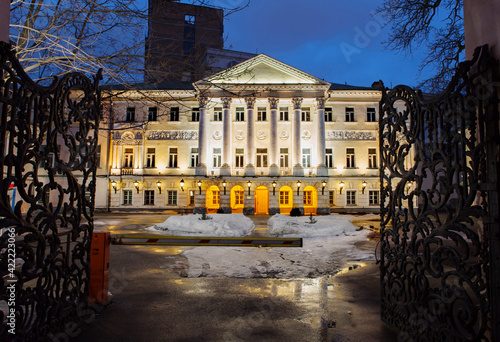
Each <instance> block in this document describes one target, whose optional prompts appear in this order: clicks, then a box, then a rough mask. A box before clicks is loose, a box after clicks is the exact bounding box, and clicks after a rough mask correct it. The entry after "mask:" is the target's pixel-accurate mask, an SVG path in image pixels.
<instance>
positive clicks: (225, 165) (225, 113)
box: [220, 97, 232, 176]
mask: <svg viewBox="0 0 500 342" xmlns="http://www.w3.org/2000/svg"><path fill="white" fill-rule="evenodd" d="M231 100H232V99H231V98H230V97H223V98H222V105H223V109H222V120H223V122H222V125H223V133H222V167H221V169H220V175H221V176H231Z"/></svg>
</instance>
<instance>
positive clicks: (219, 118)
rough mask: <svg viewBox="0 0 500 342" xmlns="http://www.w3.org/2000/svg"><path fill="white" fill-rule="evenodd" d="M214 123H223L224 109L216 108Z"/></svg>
mask: <svg viewBox="0 0 500 342" xmlns="http://www.w3.org/2000/svg"><path fill="white" fill-rule="evenodd" d="M214 121H222V107H215V108H214Z"/></svg>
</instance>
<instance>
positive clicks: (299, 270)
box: [148, 214, 374, 278]
mask: <svg viewBox="0 0 500 342" xmlns="http://www.w3.org/2000/svg"><path fill="white" fill-rule="evenodd" d="M199 216H200V215H188V216H172V217H170V218H169V219H167V221H165V223H164V224H161V225H157V226H154V227H156V228H154V229H155V231H157V232H160V231H161V230H159V229H158V228H159V226H164V227H167V226H168V230H166V231H164V232H167V233H168V234H169V235H185V234H186V232H187V233H189V235H203V236H244V235H245V234H246V233H248V232H249V231H250V230H251V229H252V228H253V224H252V222H251V220H250V219H249V218H247V217H245V216H243V215H241V214H239V215H227V214H226V215H225V214H220V215H210V216H213V220H208V221H201V220H198V217H199ZM370 218H371V217H364V218H363V221H366V220H368V219H370ZM219 219H220V220H222V222H223V224H221V226H223V227H224V228H217V227H218V226H217V224H216V223H217V222H219ZM247 220H248V221H250V224H248V223H247V222H248V221H247ZM353 220H356V217H354V216H352V215H346V216H345V217H344V215H329V216H315V217H313V221H316V222H315V223H310V218H309V217H308V216H302V217H289V216H284V215H274V216H273V217H271V218H270V219H269V221H268V225H269V235H270V236H277V237H280V236H283V237H302V238H303V247H302V248H296V247H293V248H291V247H287V248H280V247H264V248H255V247H195V248H192V249H188V250H186V251H184V252H183V255H184V256H185V257H186V258H187V259H188V263H189V266H188V269H187V274H188V277H242V278H259V277H264V278H304V277H318V276H321V275H333V274H335V273H336V272H338V271H339V270H340V269H342V268H343V267H345V266H346V264H348V263H355V262H359V261H364V260H373V259H374V251H372V250H368V251H366V250H359V249H357V248H356V247H355V246H354V244H355V243H356V242H359V241H364V240H366V239H367V234H368V233H369V231H368V230H366V229H360V228H359V227H357V226H355V225H353V224H352V223H351V222H352V221H353ZM174 222H175V225H174ZM216 226H217V227H216ZM250 226H251V228H249V227H250ZM232 227H234V228H232ZM148 229H151V230H153V227H151V228H148ZM232 229H234V231H233V232H230V231H231V230H232ZM235 232H238V233H235ZM243 232H246V233H243ZM242 233H243V234H242Z"/></svg>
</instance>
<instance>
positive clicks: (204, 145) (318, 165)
mask: <svg viewBox="0 0 500 342" xmlns="http://www.w3.org/2000/svg"><path fill="white" fill-rule="evenodd" d="M107 91H108V92H109V93H110V94H111V95H112V96H111V101H109V102H107V103H105V104H104V113H105V117H106V114H109V115H107V116H109V118H113V120H112V121H110V120H105V122H103V123H102V125H101V127H104V128H108V129H107V130H101V132H100V139H101V141H102V143H101V149H100V152H101V158H100V170H99V175H100V176H99V181H98V182H99V183H98V191H97V198H96V207H97V208H101V209H110V210H118V209H120V210H126V209H130V210H132V209H134V210H137V209H162V210H166V209H171V210H185V209H188V210H193V211H194V212H198V213H201V212H208V213H214V212H217V211H218V210H223V211H224V212H227V213H229V212H232V213H241V212H243V213H245V214H274V213H285V214H286V213H289V212H290V210H291V209H292V208H293V207H298V208H300V209H301V210H303V212H304V213H306V214H308V213H312V214H327V213H330V212H345V211H347V212H349V211H351V212H353V211H355V212H362V211H377V210H378V209H379V198H380V194H379V187H380V181H379V169H378V167H379V165H378V162H379V161H378V149H379V142H378V133H377V128H378V102H379V100H380V96H381V94H380V91H378V90H376V89H373V88H368V87H354V86H348V85H341V84H332V83H328V82H326V81H324V80H321V79H319V78H316V77H314V76H311V75H309V74H307V73H305V72H303V71H300V70H298V69H296V68H293V67H291V66H289V65H286V64H284V63H282V62H280V61H278V60H276V59H273V58H271V57H269V56H266V55H264V54H261V55H258V56H256V57H253V58H251V59H248V60H246V61H244V62H242V63H240V64H237V65H235V66H233V67H231V68H229V69H226V70H223V71H221V72H219V73H217V74H215V75H213V76H210V77H207V78H205V79H203V80H200V81H198V82H195V83H193V84H192V85H189V86H185V85H181V84H178V85H176V84H172V83H170V84H165V85H164V86H163V87H162V86H161V85H160V86H159V87H155V88H153V87H149V88H148V86H138V87H137V88H135V89H123V88H120V87H115V88H110V89H108V90H107ZM105 190H106V191H105Z"/></svg>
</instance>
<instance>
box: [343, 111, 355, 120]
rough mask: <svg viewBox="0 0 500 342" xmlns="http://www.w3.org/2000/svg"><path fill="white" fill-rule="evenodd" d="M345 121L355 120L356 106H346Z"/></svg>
mask: <svg viewBox="0 0 500 342" xmlns="http://www.w3.org/2000/svg"><path fill="white" fill-rule="evenodd" d="M345 122H354V108H352V107H346V108H345Z"/></svg>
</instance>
